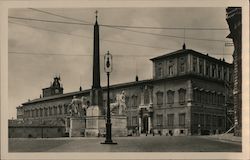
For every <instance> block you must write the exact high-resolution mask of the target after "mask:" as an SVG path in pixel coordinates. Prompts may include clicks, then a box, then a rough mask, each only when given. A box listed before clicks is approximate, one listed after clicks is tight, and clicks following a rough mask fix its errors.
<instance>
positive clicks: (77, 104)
mask: <svg viewBox="0 0 250 160" xmlns="http://www.w3.org/2000/svg"><path fill="white" fill-rule="evenodd" d="M68 107H69V113H70V116H78V117H80V116H81V113H83V114H84V115H85V114H86V109H87V108H88V104H87V98H86V97H84V96H82V97H81V98H76V96H73V99H72V101H71V102H70V104H69V105H68Z"/></svg>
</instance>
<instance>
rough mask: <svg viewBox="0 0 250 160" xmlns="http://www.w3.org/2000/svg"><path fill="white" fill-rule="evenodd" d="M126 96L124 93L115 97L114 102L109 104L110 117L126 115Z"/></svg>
mask: <svg viewBox="0 0 250 160" xmlns="http://www.w3.org/2000/svg"><path fill="white" fill-rule="evenodd" d="M125 101H126V94H125V92H124V91H122V93H120V94H117V95H116V102H115V103H111V104H110V112H111V114H112V115H117V114H118V115H124V114H126V109H127V106H126V102H125Z"/></svg>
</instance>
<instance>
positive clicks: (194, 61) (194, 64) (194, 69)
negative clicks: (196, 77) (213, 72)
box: [193, 57, 197, 72]
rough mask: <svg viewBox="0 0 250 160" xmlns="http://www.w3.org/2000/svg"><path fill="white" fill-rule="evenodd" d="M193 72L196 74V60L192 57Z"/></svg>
mask: <svg viewBox="0 0 250 160" xmlns="http://www.w3.org/2000/svg"><path fill="white" fill-rule="evenodd" d="M193 71H194V72H196V71H197V58H196V57H193Z"/></svg>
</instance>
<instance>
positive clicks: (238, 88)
mask: <svg viewBox="0 0 250 160" xmlns="http://www.w3.org/2000/svg"><path fill="white" fill-rule="evenodd" d="M226 12H227V18H226V20H227V23H228V26H229V29H230V34H229V35H228V36H227V38H231V39H232V40H233V44H234V53H233V66H234V70H233V74H234V80H233V82H234V88H233V95H234V123H235V130H234V133H235V135H236V136H241V134H242V133H241V131H242V98H241V97H242V49H241V48H242V16H241V15H242V14H241V8H240V7H228V8H227V9H226Z"/></svg>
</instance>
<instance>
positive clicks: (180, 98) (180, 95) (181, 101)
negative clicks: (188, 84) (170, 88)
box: [179, 88, 186, 104]
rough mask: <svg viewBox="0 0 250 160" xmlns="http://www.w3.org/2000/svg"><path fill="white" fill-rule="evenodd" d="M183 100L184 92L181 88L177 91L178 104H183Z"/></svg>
mask: <svg viewBox="0 0 250 160" xmlns="http://www.w3.org/2000/svg"><path fill="white" fill-rule="evenodd" d="M185 98H186V90H185V89H183V88H181V89H179V103H181V104H182V103H185Z"/></svg>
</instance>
